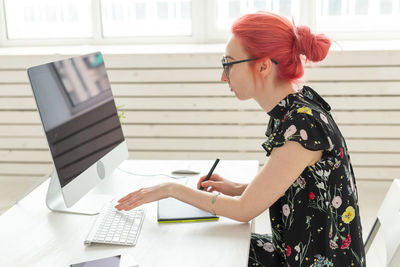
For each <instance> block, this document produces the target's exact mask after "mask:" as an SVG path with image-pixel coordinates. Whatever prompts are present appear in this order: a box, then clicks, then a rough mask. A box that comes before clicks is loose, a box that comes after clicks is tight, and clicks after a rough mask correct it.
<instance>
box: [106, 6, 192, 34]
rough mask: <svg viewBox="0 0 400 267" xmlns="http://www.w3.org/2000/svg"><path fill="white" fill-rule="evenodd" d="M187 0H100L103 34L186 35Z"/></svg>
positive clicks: (189, 24)
mask: <svg viewBox="0 0 400 267" xmlns="http://www.w3.org/2000/svg"><path fill="white" fill-rule="evenodd" d="M191 12H192V9H191V1H190V0H164V1H159V0H158V1H157V0H136V1H132V0H102V1H101V15H102V21H103V36H104V37H121V36H190V35H191V34H192V21H191V17H192V14H191Z"/></svg>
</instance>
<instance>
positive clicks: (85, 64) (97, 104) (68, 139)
mask: <svg viewBox="0 0 400 267" xmlns="http://www.w3.org/2000/svg"><path fill="white" fill-rule="evenodd" d="M29 76H30V81H31V85H32V89H33V92H34V95H35V99H36V103H37V106H38V110H39V113H40V116H41V119H42V123H43V127H44V130H45V134H46V137H47V141H48V144H49V148H50V152H51V154H52V157H53V162H54V165H55V168H56V171H57V174H58V177H59V180H60V185H61V187H64V186H65V185H67V184H68V183H70V182H71V181H72V180H74V178H75V177H77V176H78V175H79V174H81V173H82V172H83V171H85V170H86V169H87V168H89V167H90V166H92V165H93V164H94V163H96V162H97V161H98V160H99V159H101V158H102V157H103V156H105V155H106V154H107V153H108V152H110V151H111V150H113V149H114V148H115V147H116V146H118V145H119V144H121V143H122V142H123V141H124V136H123V133H122V129H121V124H120V122H119V118H118V112H117V109H116V107H115V103H114V98H113V95H112V92H111V87H110V82H109V80H108V76H107V73H106V68H105V65H104V61H103V56H102V54H101V53H100V52H97V53H93V54H89V55H84V56H79V57H74V58H70V59H66V60H60V61H57V62H52V63H48V64H44V65H40V66H36V67H33V68H31V69H30V70H29Z"/></svg>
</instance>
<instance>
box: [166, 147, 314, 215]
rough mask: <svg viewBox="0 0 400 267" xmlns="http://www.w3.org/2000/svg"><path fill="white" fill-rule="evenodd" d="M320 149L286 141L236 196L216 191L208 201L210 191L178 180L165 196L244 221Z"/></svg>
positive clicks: (285, 186) (263, 207)
mask: <svg viewBox="0 0 400 267" xmlns="http://www.w3.org/2000/svg"><path fill="white" fill-rule="evenodd" d="M321 155H322V151H310V150H307V149H305V148H303V147H302V146H301V145H300V144H299V143H297V142H292V141H288V142H286V143H285V145H283V146H282V147H279V148H274V151H273V152H272V154H271V157H270V159H269V161H268V163H267V164H266V165H265V166H264V167H263V168H262V170H261V171H260V172H259V173H258V175H257V176H256V177H255V178H254V179H253V181H252V182H251V183H250V184H249V185H248V186H247V188H246V189H245V190H244V192H243V194H242V195H241V196H240V198H234V197H230V196H225V195H224V196H223V195H220V196H219V197H218V199H217V201H216V202H215V204H212V203H211V199H212V197H213V196H212V194H210V193H207V192H204V191H199V190H195V189H192V188H189V187H186V186H183V185H180V184H171V185H170V187H169V196H171V197H174V198H177V199H179V200H181V201H183V202H186V203H189V204H191V205H193V206H196V207H198V208H200V209H203V210H206V211H210V212H211V211H212V210H214V211H215V212H216V214H218V215H221V216H224V217H228V218H231V219H234V220H237V221H241V222H248V221H250V220H251V219H253V218H255V217H256V216H258V215H259V214H260V213H262V212H263V211H264V210H266V209H267V208H269V207H270V206H271V205H272V204H273V203H275V201H276V200H278V199H279V198H280V197H281V196H282V195H283V194H284V193H285V192H286V190H287V189H288V188H289V187H290V186H291V184H292V183H293V182H294V181H295V180H296V179H297V178H298V177H299V175H300V174H301V173H302V172H303V170H304V169H305V168H306V167H307V166H308V165H311V164H312V163H314V162H316V161H318V159H319V158H321Z"/></svg>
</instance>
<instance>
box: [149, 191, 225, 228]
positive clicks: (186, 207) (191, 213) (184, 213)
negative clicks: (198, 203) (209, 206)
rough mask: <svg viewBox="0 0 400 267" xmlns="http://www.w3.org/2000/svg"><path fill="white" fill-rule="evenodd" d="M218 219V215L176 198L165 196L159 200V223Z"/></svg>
mask: <svg viewBox="0 0 400 267" xmlns="http://www.w3.org/2000/svg"><path fill="white" fill-rule="evenodd" d="M218 219H219V217H218V216H216V215H213V214H211V213H209V212H207V211H204V210H202V209H199V208H196V207H194V206H192V205H190V204H186V203H185V202H182V201H180V200H177V199H175V198H171V197H170V198H164V199H161V200H159V201H158V207H157V221H158V222H159V223H168V222H194V221H216V220H218Z"/></svg>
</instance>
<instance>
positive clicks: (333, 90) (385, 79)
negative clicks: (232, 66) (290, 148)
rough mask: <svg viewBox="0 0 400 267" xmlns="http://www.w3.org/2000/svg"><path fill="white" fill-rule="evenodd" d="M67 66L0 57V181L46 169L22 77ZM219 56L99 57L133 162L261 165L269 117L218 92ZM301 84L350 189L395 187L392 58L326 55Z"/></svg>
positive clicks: (395, 57)
mask: <svg viewBox="0 0 400 267" xmlns="http://www.w3.org/2000/svg"><path fill="white" fill-rule="evenodd" d="M70 56H74V55H68V56H60V55H54V56H48V55H47V56H40V55H32V56H0V178H3V179H6V178H7V179H9V178H10V177H15V179H23V178H25V179H26V178H27V177H40V176H42V175H44V174H46V173H48V172H49V170H50V169H51V157H50V152H49V150H48V148H47V143H46V140H45V137H44V134H43V131H42V127H41V124H40V120H39V115H38V113H37V110H36V105H35V102H34V99H33V96H32V91H31V88H30V85H29V82H28V77H27V74H26V68H27V67H29V66H33V65H38V64H42V63H46V62H49V61H54V60H59V59H63V58H68V57H70ZM220 56H221V54H220V53H196V54H187V53H177V54H146V55H144V54H138V55H134V54H129V55H126V54H121V55H116V54H105V55H104V58H105V62H106V66H107V68H108V74H109V78H110V80H111V84H112V89H113V93H114V96H115V99H116V103H117V105H123V109H124V110H125V111H126V118H125V119H124V120H123V130H124V134H125V137H126V139H127V142H128V146H129V150H130V157H131V158H132V159H213V158H215V157H220V158H222V159H257V160H259V161H260V162H261V164H262V163H264V162H265V160H266V158H265V153H264V151H263V149H262V148H261V146H260V145H261V143H262V142H263V140H264V139H265V136H264V132H265V130H266V124H267V122H268V116H267V115H266V114H265V113H264V112H263V111H261V110H260V108H259V107H258V106H257V104H256V103H255V102H254V101H251V100H250V101H239V100H237V99H236V98H235V97H234V95H233V94H232V93H231V92H230V91H229V88H228V87H227V85H225V84H222V83H221V82H219V79H220V75H221V69H220V63H219V62H220V61H219V59H220ZM305 80H307V81H308V82H307V84H309V85H311V86H312V87H313V88H314V89H315V90H317V91H318V92H319V93H320V94H321V95H322V96H323V97H324V98H325V99H326V100H327V101H328V103H330V105H331V106H332V108H333V115H334V117H335V119H336V121H337V123H338V124H339V127H340V128H341V130H342V132H343V134H344V136H345V137H346V140H347V143H348V146H349V149H350V152H351V157H352V162H353V165H354V169H355V173H356V176H357V179H359V180H392V179H394V178H396V177H397V178H398V177H400V51H333V52H331V53H330V55H329V56H328V58H327V59H326V60H325V61H324V62H323V63H320V64H316V65H314V66H311V67H307V68H306V74H305Z"/></svg>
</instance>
